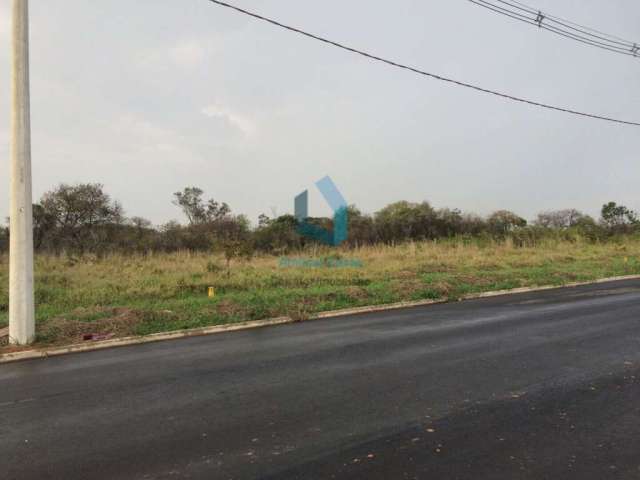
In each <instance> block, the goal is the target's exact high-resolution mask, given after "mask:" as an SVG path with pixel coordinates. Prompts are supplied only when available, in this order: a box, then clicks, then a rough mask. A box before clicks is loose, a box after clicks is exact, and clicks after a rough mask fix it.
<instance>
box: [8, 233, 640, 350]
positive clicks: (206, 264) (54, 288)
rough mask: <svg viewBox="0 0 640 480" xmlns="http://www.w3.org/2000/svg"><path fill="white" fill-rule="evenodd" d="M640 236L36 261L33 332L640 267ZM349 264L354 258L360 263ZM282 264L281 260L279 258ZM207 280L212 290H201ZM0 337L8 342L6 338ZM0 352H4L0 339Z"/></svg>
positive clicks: (297, 308) (116, 327)
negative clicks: (228, 256) (246, 256)
mask: <svg viewBox="0 0 640 480" xmlns="http://www.w3.org/2000/svg"><path fill="white" fill-rule="evenodd" d="M639 258H640V239H637V238H626V239H621V240H619V241H616V242H610V243H606V244H592V243H588V242H582V241H578V242H572V243H569V242H558V241H549V242H547V243H545V244H544V245H541V246H538V247H536V248H516V247H514V246H513V245H511V244H510V243H509V242H507V243H494V242H476V241H472V242H454V241H444V242H424V243H409V244H404V245H399V246H378V247H366V248H361V249H355V250H340V249H318V250H316V251H309V252H308V253H307V254H306V255H304V256H303V255H300V256H296V257H294V259H293V260H292V259H291V258H290V257H289V258H288V259H287V261H284V262H283V261H282V259H278V258H275V257H257V258H253V259H251V260H245V261H239V260H238V261H233V262H232V263H231V268H230V271H227V268H226V264H225V261H224V259H223V258H222V257H219V256H215V255H204V254H193V253H189V252H182V253H175V254H166V255H149V256H121V255H116V256H107V257H104V258H95V257H85V258H74V257H66V256H63V257H53V256H39V257H38V258H37V259H36V303H37V341H38V344H39V345H41V346H44V345H53V344H65V343H73V342H81V341H82V339H83V336H84V335H86V334H107V335H113V336H124V335H139V334H147V333H152V332H158V331H165V330H177V329H184V328H192V327H199V326H205V325H216V324H224V323H230V322H239V321H243V320H254V319H262V318H268V317H276V316H281V315H289V316H291V317H293V318H296V319H301V320H302V319H305V318H308V317H309V316H311V315H313V314H314V313H316V312H320V311H325V310H335V309H339V308H345V307H352V306H362V305H372V304H383V303H390V302H398V301H406V300H419V299H440V298H447V299H456V298H459V297H460V296H461V295H464V294H467V293H473V292H482V291H488V290H498V289H509V288H516V287H523V286H534V285H561V284H564V283H569V282H576V281H584V280H591V279H596V278H602V277H609V276H616V275H629V274H637V273H640V262H639V261H638V259H639ZM358 262H361V263H362V266H358ZM285 265H287V266H285ZM208 287H214V288H215V296H214V297H213V298H209V296H208V295H207V290H208ZM7 290H8V258H7V257H6V256H5V257H0V327H2V326H6V324H7V309H8V292H7ZM5 342H6V340H5ZM0 349H6V347H5V346H0Z"/></svg>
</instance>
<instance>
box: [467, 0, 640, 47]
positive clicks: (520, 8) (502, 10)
mask: <svg viewBox="0 0 640 480" xmlns="http://www.w3.org/2000/svg"><path fill="white" fill-rule="evenodd" d="M469 1H470V2H471V3H474V4H476V5H479V6H481V7H483V8H486V9H487V10H491V11H493V12H496V13H499V14H501V15H504V16H507V17H510V18H513V19H515V20H520V21H521V22H524V23H528V24H530V25H535V26H537V27H539V28H541V29H544V30H547V31H549V32H553V33H555V34H556V35H560V36H562V37H565V38H570V39H572V40H576V41H578V42H580V43H583V44H586V45H590V46H592V47H597V48H601V49H603V50H608V51H611V52H614V53H620V54H623V55H627V56H630V57H638V56H640V48H639V46H638V44H637V43H635V42H632V41H630V40H624V39H622V38H620V37H617V36H615V35H610V34H608V33H604V32H601V31H599V30H595V29H593V28H590V27H585V26H584V25H580V24H577V23H574V22H571V21H569V20H565V19H563V18H560V17H554V16H553V15H549V14H547V13H545V12H542V11H540V10H535V9H534V8H533V7H529V6H527V5H525V4H524V3H521V2H518V1H517V0H509V1H507V0H469Z"/></svg>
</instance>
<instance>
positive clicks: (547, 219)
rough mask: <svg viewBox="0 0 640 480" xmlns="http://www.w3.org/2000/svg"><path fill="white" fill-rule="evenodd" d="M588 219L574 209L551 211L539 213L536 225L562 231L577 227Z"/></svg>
mask: <svg viewBox="0 0 640 480" xmlns="http://www.w3.org/2000/svg"><path fill="white" fill-rule="evenodd" d="M586 217H587V215H585V214H584V213H582V212H580V211H578V210H576V209H573V208H569V209H565V210H551V211H547V212H541V213H539V214H538V218H537V219H536V221H535V224H536V225H537V226H540V227H545V228H554V229H558V230H560V229H564V228H571V227H575V226H576V225H578V224H579V223H580V222H582V221H583V220H584V219H585V218H586Z"/></svg>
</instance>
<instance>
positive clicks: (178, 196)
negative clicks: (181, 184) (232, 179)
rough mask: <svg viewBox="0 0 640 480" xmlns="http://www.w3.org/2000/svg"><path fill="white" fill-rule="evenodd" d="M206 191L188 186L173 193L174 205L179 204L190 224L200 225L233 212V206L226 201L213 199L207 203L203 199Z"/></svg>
mask: <svg viewBox="0 0 640 480" xmlns="http://www.w3.org/2000/svg"><path fill="white" fill-rule="evenodd" d="M203 193H204V192H203V191H202V190H201V189H199V188H198V187H187V188H185V189H184V190H183V191H182V192H176V193H174V194H173V196H174V197H175V200H174V201H173V204H174V205H177V206H179V207H180V208H181V209H182V211H183V212H184V214H185V215H186V217H187V219H188V220H189V224H191V225H198V224H203V223H207V222H214V221H216V220H220V219H223V218H225V217H226V216H227V215H229V214H230V213H231V208H229V205H227V204H226V203H218V202H216V201H215V200H213V199H211V200H209V201H208V202H207V203H206V204H205V203H204V201H203V199H202V194H203Z"/></svg>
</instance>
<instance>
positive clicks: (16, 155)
mask: <svg viewBox="0 0 640 480" xmlns="http://www.w3.org/2000/svg"><path fill="white" fill-rule="evenodd" d="M12 49H13V58H12V65H11V169H10V177H11V180H10V183H11V185H10V193H11V202H10V204H11V205H10V213H9V215H10V227H9V228H10V231H9V234H10V243H9V249H10V250H9V341H10V342H11V343H13V344H19V345H26V344H29V343H31V342H33V340H34V337H35V308H34V302H33V209H32V205H31V200H32V199H31V122H30V111H29V110H30V107H29V1H28V0H13V39H12Z"/></svg>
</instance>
